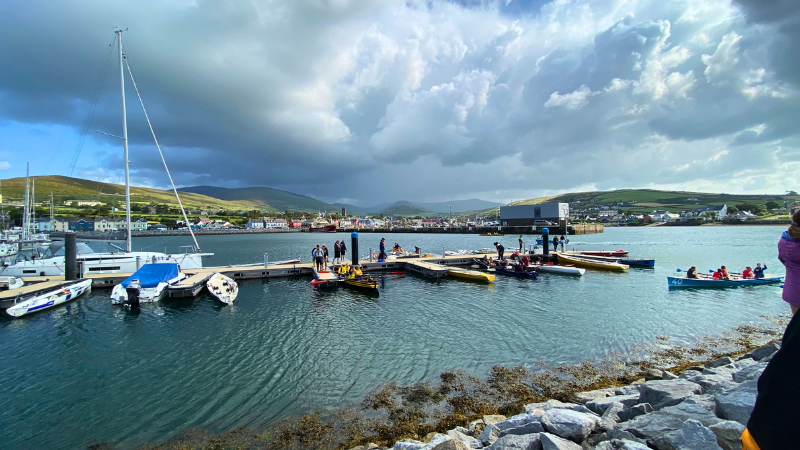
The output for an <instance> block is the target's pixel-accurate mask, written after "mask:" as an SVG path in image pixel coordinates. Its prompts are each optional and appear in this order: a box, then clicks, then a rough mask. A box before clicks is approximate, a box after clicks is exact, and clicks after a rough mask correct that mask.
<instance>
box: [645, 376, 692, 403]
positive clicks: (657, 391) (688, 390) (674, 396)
mask: <svg viewBox="0 0 800 450" xmlns="http://www.w3.org/2000/svg"><path fill="white" fill-rule="evenodd" d="M639 390H640V392H641V394H640V396H639V403H650V405H651V406H652V407H653V409H654V410H656V411H658V410H659V409H661V408H665V407H667V406H673V405H677V404H678V403H680V402H682V401H683V400H684V399H686V398H688V397H691V396H692V395H695V394H700V393H702V392H703V388H702V387H700V385H699V384H697V383H692V382H691V381H687V380H680V379H678V380H655V381H646V382H645V383H644V384H642V387H641V388H640V389H639Z"/></svg>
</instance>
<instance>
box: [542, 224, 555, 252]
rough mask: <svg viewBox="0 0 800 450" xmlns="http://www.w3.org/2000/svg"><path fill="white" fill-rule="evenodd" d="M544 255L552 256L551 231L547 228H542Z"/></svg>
mask: <svg viewBox="0 0 800 450" xmlns="http://www.w3.org/2000/svg"><path fill="white" fill-rule="evenodd" d="M553 250H555V249H553ZM542 254H543V255H545V256H547V255H549V254H550V230H549V229H547V228H542Z"/></svg>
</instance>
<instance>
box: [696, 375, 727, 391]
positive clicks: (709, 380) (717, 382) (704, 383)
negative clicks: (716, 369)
mask: <svg viewBox="0 0 800 450" xmlns="http://www.w3.org/2000/svg"><path fill="white" fill-rule="evenodd" d="M691 381H692V382H693V383H697V384H699V385H700V387H701V388H702V389H703V393H707V392H708V391H711V390H717V391H719V390H720V389H719V386H730V385H731V384H733V378H732V377H731V376H730V375H728V374H716V375H711V374H708V375H700V376H699V377H697V378H696V379H694V380H691ZM722 390H725V389H724V388H723V389H722Z"/></svg>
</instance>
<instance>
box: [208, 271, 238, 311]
mask: <svg viewBox="0 0 800 450" xmlns="http://www.w3.org/2000/svg"><path fill="white" fill-rule="evenodd" d="M206 287H207V288H208V292H209V293H210V294H211V295H212V296H214V298H216V299H217V300H219V301H221V302H222V303H225V304H228V305H231V304H233V302H234V301H235V300H236V296H237V295H238V294H239V286H238V285H237V284H236V282H235V281H233V280H232V279H230V278H228V277H226V276H225V275H223V274H221V273H219V272H217V273H215V274H214V275H211V278H209V279H208V281H206Z"/></svg>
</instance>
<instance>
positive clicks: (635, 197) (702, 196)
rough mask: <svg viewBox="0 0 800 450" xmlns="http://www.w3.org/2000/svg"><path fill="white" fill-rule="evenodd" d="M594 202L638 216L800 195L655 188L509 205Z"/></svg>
mask: <svg viewBox="0 0 800 450" xmlns="http://www.w3.org/2000/svg"><path fill="white" fill-rule="evenodd" d="M594 199H597V201H599V202H600V204H603V205H606V206H611V207H613V208H616V209H622V210H623V211H624V212H629V213H639V214H641V213H648V212H652V211H653V210H656V209H666V210H669V211H670V212H679V211H681V210H691V209H696V208H700V207H705V206H715V205H723V204H724V205H728V206H732V205H739V204H744V203H755V204H761V205H764V204H766V203H767V202H769V201H774V202H776V203H778V204H780V205H781V206H782V205H783V203H784V201H788V202H790V203H791V202H794V201H798V200H800V196H788V195H737V194H713V193H706V192H688V191H659V190H655V189H620V190H615V191H603V192H576V193H568V194H561V195H554V196H549V197H539V198H533V199H528V200H521V201H517V202H513V203H511V204H512V205H537V204H540V203H549V202H561V203H570V204H572V209H581V208H588V207H590V206H595V205H593V204H592V200H594ZM577 202H580V203H577ZM630 202H635V203H630ZM619 203H622V205H619Z"/></svg>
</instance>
